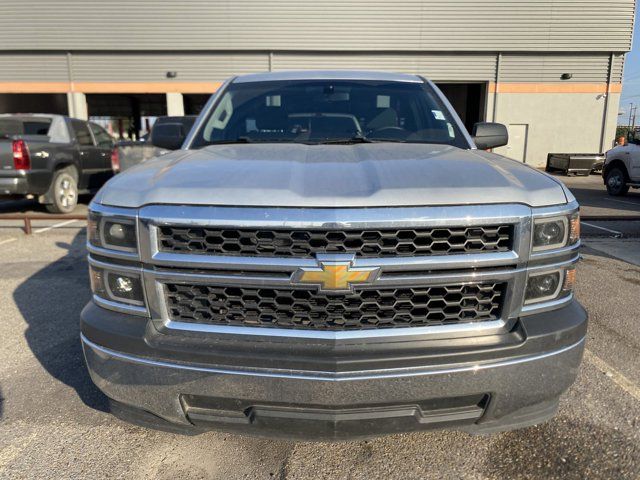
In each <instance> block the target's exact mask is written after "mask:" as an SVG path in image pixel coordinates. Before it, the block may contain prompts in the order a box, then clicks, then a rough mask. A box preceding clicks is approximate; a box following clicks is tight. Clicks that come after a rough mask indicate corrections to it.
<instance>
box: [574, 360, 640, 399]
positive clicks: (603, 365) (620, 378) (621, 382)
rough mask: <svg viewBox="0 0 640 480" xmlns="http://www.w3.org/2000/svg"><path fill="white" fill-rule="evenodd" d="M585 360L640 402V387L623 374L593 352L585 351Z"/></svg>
mask: <svg viewBox="0 0 640 480" xmlns="http://www.w3.org/2000/svg"><path fill="white" fill-rule="evenodd" d="M584 358H585V359H586V360H587V361H588V362H590V363H592V364H593V365H594V366H595V367H596V368H597V369H598V370H600V371H601V372H602V373H604V374H605V375H606V376H607V377H609V378H611V380H613V383H615V384H616V385H618V386H619V387H620V388H622V389H623V390H624V391H625V392H627V393H628V394H629V395H631V396H632V397H633V398H635V399H636V400H638V401H639V402H640V386H638V385H636V384H635V383H633V382H632V381H631V380H629V379H628V378H627V377H625V376H624V375H623V374H622V373H620V372H619V371H617V370H616V369H615V368H613V367H612V366H611V365H609V364H608V363H607V362H605V361H604V360H602V359H601V358H600V357H598V356H597V355H596V354H595V353H593V352H592V351H591V350H588V349H585V351H584Z"/></svg>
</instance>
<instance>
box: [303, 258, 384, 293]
mask: <svg viewBox="0 0 640 480" xmlns="http://www.w3.org/2000/svg"><path fill="white" fill-rule="evenodd" d="M318 265H319V266H318V267H312V268H301V269H299V270H298V271H297V272H296V274H295V275H294V278H293V282H294V283H306V284H313V285H318V286H319V287H320V290H326V291H351V289H352V286H353V285H354V284H363V283H371V282H373V281H374V280H375V279H376V277H377V275H378V272H379V270H380V268H379V267H368V268H352V265H353V261H322V260H318Z"/></svg>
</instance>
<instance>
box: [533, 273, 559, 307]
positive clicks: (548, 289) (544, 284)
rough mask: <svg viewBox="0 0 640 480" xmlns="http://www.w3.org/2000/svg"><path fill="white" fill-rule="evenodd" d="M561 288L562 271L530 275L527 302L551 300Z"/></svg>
mask: <svg viewBox="0 0 640 480" xmlns="http://www.w3.org/2000/svg"><path fill="white" fill-rule="evenodd" d="M559 290H560V271H555V272H550V273H543V274H540V275H535V276H531V277H529V281H528V282H527V289H526V293H525V302H532V301H536V302H541V301H544V300H551V299H553V298H555V297H556V296H557V295H558V292H559Z"/></svg>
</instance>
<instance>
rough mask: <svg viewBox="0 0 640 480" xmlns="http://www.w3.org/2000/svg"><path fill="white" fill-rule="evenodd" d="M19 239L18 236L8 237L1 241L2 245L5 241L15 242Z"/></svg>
mask: <svg viewBox="0 0 640 480" xmlns="http://www.w3.org/2000/svg"><path fill="white" fill-rule="evenodd" d="M16 240H18V239H17V238H7V239H6V240H2V241H0V245H4V244H5V243H10V242H15V241H16Z"/></svg>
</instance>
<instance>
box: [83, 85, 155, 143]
mask: <svg viewBox="0 0 640 480" xmlns="http://www.w3.org/2000/svg"><path fill="white" fill-rule="evenodd" d="M87 109H88V113H89V119H90V120H91V121H94V122H96V123H98V124H100V125H102V126H104V127H105V128H106V129H107V130H108V131H109V133H111V134H112V135H113V136H114V137H116V138H117V139H120V140H123V139H127V140H139V139H141V138H142V137H143V136H145V135H146V134H147V133H148V132H149V130H150V128H151V126H152V125H153V122H154V121H155V119H156V117H160V116H162V115H166V114H167V99H166V95H164V94H162V93H161V94H107V93H104V94H87Z"/></svg>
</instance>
